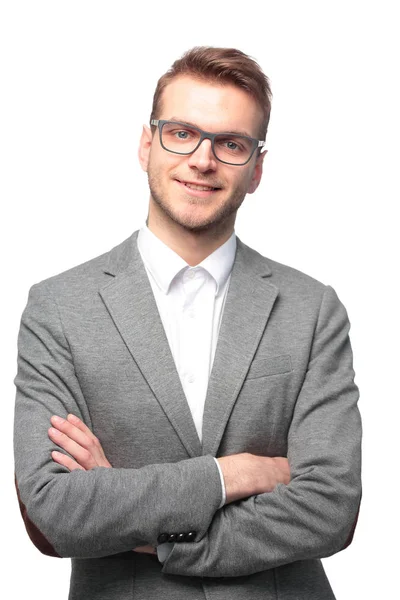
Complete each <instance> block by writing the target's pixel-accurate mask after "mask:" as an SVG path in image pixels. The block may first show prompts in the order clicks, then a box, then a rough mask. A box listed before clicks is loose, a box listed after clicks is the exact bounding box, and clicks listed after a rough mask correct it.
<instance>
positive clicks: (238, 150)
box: [161, 123, 254, 165]
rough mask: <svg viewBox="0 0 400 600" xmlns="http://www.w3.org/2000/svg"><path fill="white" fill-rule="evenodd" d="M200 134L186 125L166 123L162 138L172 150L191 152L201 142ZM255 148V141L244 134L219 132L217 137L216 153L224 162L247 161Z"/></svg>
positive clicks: (215, 143)
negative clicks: (243, 135)
mask: <svg viewBox="0 0 400 600" xmlns="http://www.w3.org/2000/svg"><path fill="white" fill-rule="evenodd" d="M200 135H201V134H200V132H199V131H197V130H196V129H191V128H190V127H188V126H186V125H182V124H177V123H164V125H163V127H162V133H161V140H162V143H163V145H164V146H165V148H166V149H167V150H169V151H170V152H178V153H181V154H190V153H191V152H193V150H194V149H195V148H196V146H197V144H198V143H199V140H200ZM253 148H254V144H253V142H252V141H251V140H250V139H247V138H245V137H242V136H236V135H234V134H230V135H226V134H221V135H220V134H218V135H217V136H216V137H215V142H214V151H215V154H216V156H217V157H218V158H219V159H220V160H222V161H224V162H228V163H231V164H238V165H240V164H242V163H245V162H246V161H247V160H248V159H249V157H250V155H251V153H252V151H253Z"/></svg>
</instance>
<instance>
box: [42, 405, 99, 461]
mask: <svg viewBox="0 0 400 600" xmlns="http://www.w3.org/2000/svg"><path fill="white" fill-rule="evenodd" d="M50 421H51V424H52V425H53V427H54V428H55V429H57V430H59V431H61V432H62V433H64V434H65V435H66V436H67V437H69V438H70V439H71V440H73V441H74V442H76V443H77V444H79V446H81V447H82V448H86V450H88V451H89V452H90V454H91V455H92V457H93V459H94V461H95V463H96V465H99V464H100V462H102V461H103V460H104V453H103V449H102V448H101V446H100V444H99V442H98V440H97V438H96V437H95V436H94V435H93V434H92V432H91V431H90V429H89V428H87V427H86V426H85V427H86V429H87V431H88V432H89V433H88V434H87V433H86V431H85V432H84V431H82V430H81V429H80V428H78V427H76V426H75V425H73V424H72V423H70V422H69V421H68V420H66V419H63V418H61V417H58V416H57V415H53V416H52V417H51V419H50ZM83 466H84V467H86V465H83Z"/></svg>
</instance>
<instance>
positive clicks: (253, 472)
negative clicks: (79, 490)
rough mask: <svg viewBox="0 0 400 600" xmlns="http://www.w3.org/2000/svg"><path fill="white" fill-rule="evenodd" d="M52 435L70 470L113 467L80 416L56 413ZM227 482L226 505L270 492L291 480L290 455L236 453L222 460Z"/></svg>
mask: <svg viewBox="0 0 400 600" xmlns="http://www.w3.org/2000/svg"><path fill="white" fill-rule="evenodd" d="M50 421H51V424H52V427H50V428H49V430H48V434H49V438H50V439H51V440H52V441H53V442H54V443H55V444H57V445H58V446H60V447H61V448H62V449H64V450H65V451H66V452H68V453H69V454H70V455H71V456H68V455H67V454H64V453H62V452H58V451H56V450H54V451H52V453H51V455H52V458H53V460H54V461H55V462H57V463H59V464H60V465H63V466H64V467H66V468H67V469H68V470H69V471H74V470H76V469H81V470H83V471H90V470H91V469H94V468H95V467H105V468H112V465H111V463H110V462H109V461H108V459H107V457H106V455H105V453H104V450H103V448H102V446H101V443H100V441H99V439H98V438H97V437H96V436H95V435H94V434H93V433H92V432H91V431H90V429H89V428H88V427H87V426H86V425H85V423H83V422H82V421H81V419H79V417H77V416H76V415H73V414H69V415H67V419H63V418H62V417H59V416H58V415H53V416H52V417H51V419H50ZM219 463H220V467H221V470H222V474H223V477H224V482H225V490H226V504H229V503H231V502H234V501H237V500H240V499H242V498H246V497H248V496H252V495H254V494H257V493H260V494H261V493H268V492H271V491H272V490H273V489H274V488H275V487H276V485H277V484H278V483H283V484H287V483H289V481H290V469H289V463H288V460H287V458H284V457H276V458H269V457H263V456H255V455H253V454H250V453H247V452H246V453H242V454H236V455H232V456H227V457H223V458H221V459H219ZM133 550H134V552H141V553H146V554H157V552H156V550H155V548H154V546H151V545H149V544H148V545H145V546H137V547H136V548H134V549H133Z"/></svg>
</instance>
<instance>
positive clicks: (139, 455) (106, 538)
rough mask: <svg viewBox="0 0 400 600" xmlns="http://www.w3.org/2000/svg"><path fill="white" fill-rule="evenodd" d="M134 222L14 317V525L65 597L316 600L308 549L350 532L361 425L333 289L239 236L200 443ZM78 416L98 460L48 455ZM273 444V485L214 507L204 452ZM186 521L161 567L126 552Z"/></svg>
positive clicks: (213, 471) (320, 588) (320, 579)
mask: <svg viewBox="0 0 400 600" xmlns="http://www.w3.org/2000/svg"><path fill="white" fill-rule="evenodd" d="M137 234H138V232H137V231H136V232H134V234H132V236H130V237H129V238H128V239H127V240H125V241H124V242H123V243H122V244H120V245H119V246H117V247H115V248H114V249H112V250H111V251H110V252H107V253H106V254H103V255H102V256H99V257H97V258H95V259H93V260H90V261H88V262H86V263H84V264H83V265H80V266H78V267H75V268H73V269H70V270H69V271H66V272H64V273H61V274H59V275H57V276H55V277H51V278H49V279H47V280H45V281H42V282H40V283H38V284H36V285H34V286H33V287H32V288H31V290H30V293H29V298H28V303H27V306H26V308H25V310H24V313H23V315H22V320H21V328H20V333H19V339H18V373H17V376H16V378H15V385H16V388H17V395H16V403H15V429H14V449H15V473H16V481H17V483H18V488H19V493H20V497H21V500H22V502H23V503H24V505H25V506H26V512H27V515H28V516H29V518H30V520H31V521H32V522H33V523H34V524H35V525H36V527H37V528H38V530H39V531H40V532H41V534H42V535H43V536H44V537H45V538H46V539H47V540H48V542H49V543H50V544H51V545H52V547H53V548H54V549H55V551H56V553H57V554H58V555H59V556H61V557H70V558H72V573H71V589H70V596H69V598H70V599H74V600H78V599H81V598H82V599H85V600H92V599H93V600H95V599H96V600H99V599H101V600H117V599H118V600H128V598H129V599H133V600H138V599H143V600H144V599H146V600H147V599H151V598H160V597H163V598H165V599H173V600H181V599H182V600H183V599H185V600H200V599H205V598H207V600H249V599H254V600H258V599H260V600H261V599H263V600H266V599H269V598H271V600H272V599H274V600H276V599H278V600H292V599H293V600H294V599H296V600H303V599H304V600H305V599H312V600H329V599H330V598H334V595H333V592H332V590H331V587H330V585H329V582H328V580H327V578H326V576H325V573H324V570H323V567H322V564H321V561H320V560H319V559H321V558H323V557H327V556H330V555H332V554H334V553H336V552H338V551H340V550H341V549H342V548H343V547H344V546H345V545H346V543H347V542H348V539H349V536H351V532H352V528H353V525H354V521H355V519H356V515H357V511H358V508H359V503H360V497H361V482H360V472H361V454H360V447H361V421H360V415H359V411H358V408H357V401H358V397H359V393H358V388H357V386H356V384H355V382H354V370H353V366H352V350H351V344H350V340H349V328H350V323H349V319H348V316H347V312H346V310H345V308H344V306H343V304H342V303H341V301H340V300H339V298H338V296H337V294H336V292H335V291H334V289H333V288H332V287H331V286H329V285H324V284H322V283H321V282H319V281H317V280H315V279H313V278H312V277H310V276H308V275H306V274H304V273H301V272H300V271H297V270H295V269H293V268H291V267H288V266H286V265H282V264H280V263H277V262H275V261H273V260H271V259H267V258H265V257H263V256H261V255H260V254H259V253H257V252H256V251H254V250H252V249H251V248H249V247H248V246H246V245H245V244H243V243H242V242H241V241H240V240H239V239H238V240H237V242H238V244H237V252H236V257H235V263H234V267H233V271H232V278H231V283H230V288H229V292H228V296H227V300H226V305H225V310H224V315H223V320H222V324H221V329H220V334H219V339H218V345H217V350H216V355H215V360H214V364H213V369H212V373H211V376H210V381H209V386H208V391H207V397H206V402H205V410H204V420H203V443H200V440H199V438H198V435H197V432H196V429H195V426H194V423H193V420H192V416H191V413H190V410H189V407H188V404H187V401H186V398H185V395H184V392H183V389H182V386H181V383H180V380H179V376H178V373H177V371H176V367H175V364H174V361H173V358H172V355H171V352H170V349H169V345H168V341H167V338H166V335H165V332H164V329H163V326H162V323H161V320H160V317H159V314H158V311H157V306H156V303H155V300H154V296H153V293H152V290H151V286H150V283H149V280H148V278H147V275H146V272H145V268H144V265H143V263H142V260H141V257H140V254H139V251H138V249H137V244H136V240H137ZM69 412H71V413H74V414H76V415H78V416H79V417H80V418H82V420H83V421H84V422H85V423H86V424H87V425H88V427H90V429H91V430H92V431H93V432H94V434H95V435H96V436H97V437H98V438H99V440H100V442H101V444H102V446H103V448H104V451H105V454H106V456H107V458H108V459H109V461H110V463H111V464H112V465H113V467H114V468H113V469H106V468H103V467H98V468H95V469H93V470H91V471H87V472H86V471H81V470H76V471H73V472H69V471H68V469H66V468H64V467H62V466H60V465H59V464H57V463H55V462H54V461H53V460H52V458H51V451H52V450H57V449H58V447H57V446H56V445H55V444H53V442H52V441H51V440H50V439H49V438H48V435H47V430H48V428H49V426H50V417H51V416H52V415H53V414H57V415H60V416H62V417H66V415H67V414H68V413H69ZM238 452H251V453H253V454H258V455H262V456H287V457H288V460H289V463H290V469H291V482H290V484H289V485H283V484H279V485H278V486H277V487H276V488H275V490H274V491H273V492H271V493H268V494H259V495H257V496H252V497H249V498H246V499H244V500H242V501H239V502H236V503H232V504H229V505H226V506H224V507H223V508H221V509H219V510H218V506H219V504H220V501H221V484H220V479H219V474H218V468H217V466H216V464H215V461H214V460H213V457H219V456H226V455H231V454H235V453H238ZM189 531H195V532H196V538H195V541H194V543H179V544H175V546H174V549H173V551H172V552H171V554H170V555H169V557H168V558H167V560H166V561H165V563H164V564H161V563H160V562H159V561H158V559H157V558H156V557H154V556H150V555H143V554H138V553H135V552H132V549H133V548H135V547H136V546H140V545H144V544H152V545H157V538H158V536H159V535H160V534H161V533H164V532H167V533H180V532H184V533H187V532H189Z"/></svg>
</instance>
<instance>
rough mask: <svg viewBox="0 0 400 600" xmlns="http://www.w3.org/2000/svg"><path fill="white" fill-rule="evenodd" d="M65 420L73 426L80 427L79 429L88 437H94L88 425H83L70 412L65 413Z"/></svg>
mask: <svg viewBox="0 0 400 600" xmlns="http://www.w3.org/2000/svg"><path fill="white" fill-rule="evenodd" d="M67 420H68V421H69V422H70V423H72V425H75V427H77V428H78V429H80V430H81V431H83V433H85V434H86V435H87V436H88V438H89V439H93V440H94V439H96V440H97V438H96V437H95V435H94V434H93V433H92V431H91V430H90V429H89V427H88V426H87V425H85V423H84V422H83V421H82V420H81V419H80V418H79V417H77V416H76V415H73V414H71V413H69V414H68V415H67Z"/></svg>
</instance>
